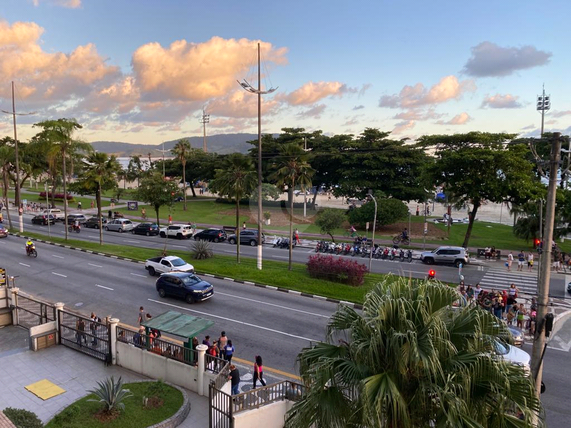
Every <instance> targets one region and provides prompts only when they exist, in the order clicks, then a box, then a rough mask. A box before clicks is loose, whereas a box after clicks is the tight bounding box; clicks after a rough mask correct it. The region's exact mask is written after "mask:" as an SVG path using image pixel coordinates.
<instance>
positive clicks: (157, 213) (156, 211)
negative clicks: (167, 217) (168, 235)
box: [155, 205, 161, 227]
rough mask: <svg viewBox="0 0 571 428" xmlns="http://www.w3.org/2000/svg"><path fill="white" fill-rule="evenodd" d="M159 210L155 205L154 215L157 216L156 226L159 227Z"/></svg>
mask: <svg viewBox="0 0 571 428" xmlns="http://www.w3.org/2000/svg"><path fill="white" fill-rule="evenodd" d="M159 208H160V207H158V206H156V205H155V214H156V215H157V225H158V226H159V227H161V223H160V222H159Z"/></svg>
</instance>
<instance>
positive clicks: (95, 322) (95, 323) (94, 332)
mask: <svg viewBox="0 0 571 428" xmlns="http://www.w3.org/2000/svg"><path fill="white" fill-rule="evenodd" d="M98 321H99V318H98V317H97V316H96V315H95V312H91V323H90V324H89V329H90V330H91V335H92V336H93V337H92V340H91V344H92V345H93V346H97V327H98Z"/></svg>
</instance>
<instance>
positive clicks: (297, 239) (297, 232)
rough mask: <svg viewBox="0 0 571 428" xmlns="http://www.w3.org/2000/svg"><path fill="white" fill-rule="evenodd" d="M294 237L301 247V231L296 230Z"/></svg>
mask: <svg viewBox="0 0 571 428" xmlns="http://www.w3.org/2000/svg"><path fill="white" fill-rule="evenodd" d="M293 236H294V237H295V243H296V244H297V245H299V244H300V243H301V241H300V240H299V230H297V229H295V232H294V234H293Z"/></svg>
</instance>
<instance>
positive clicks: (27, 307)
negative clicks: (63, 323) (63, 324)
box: [11, 293, 56, 329]
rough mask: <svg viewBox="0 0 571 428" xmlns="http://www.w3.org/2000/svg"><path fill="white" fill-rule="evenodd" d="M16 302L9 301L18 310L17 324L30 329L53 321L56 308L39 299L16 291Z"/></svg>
mask: <svg viewBox="0 0 571 428" xmlns="http://www.w3.org/2000/svg"><path fill="white" fill-rule="evenodd" d="M15 300H16V302H11V303H12V304H13V305H15V306H16V310H17V311H18V325H20V326H22V327H24V328H27V329H30V327H35V326H37V325H40V324H45V323H46V322H48V321H55V319H56V308H55V307H54V306H53V305H51V304H49V303H47V302H43V301H41V300H38V299H35V298H32V297H30V296H27V295H25V294H23V293H18V294H17V297H16V299H15Z"/></svg>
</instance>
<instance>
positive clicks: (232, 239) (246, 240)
mask: <svg viewBox="0 0 571 428" xmlns="http://www.w3.org/2000/svg"><path fill="white" fill-rule="evenodd" d="M236 241H237V240H236V235H235V234H232V235H230V236H229V237H228V242H229V243H230V244H235V243H236ZM264 242H266V237H265V235H264V234H263V233H262V244H263V243H264ZM240 244H245V245H251V246H252V247H255V246H256V245H258V231H257V230H255V229H244V230H241V231H240Z"/></svg>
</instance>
